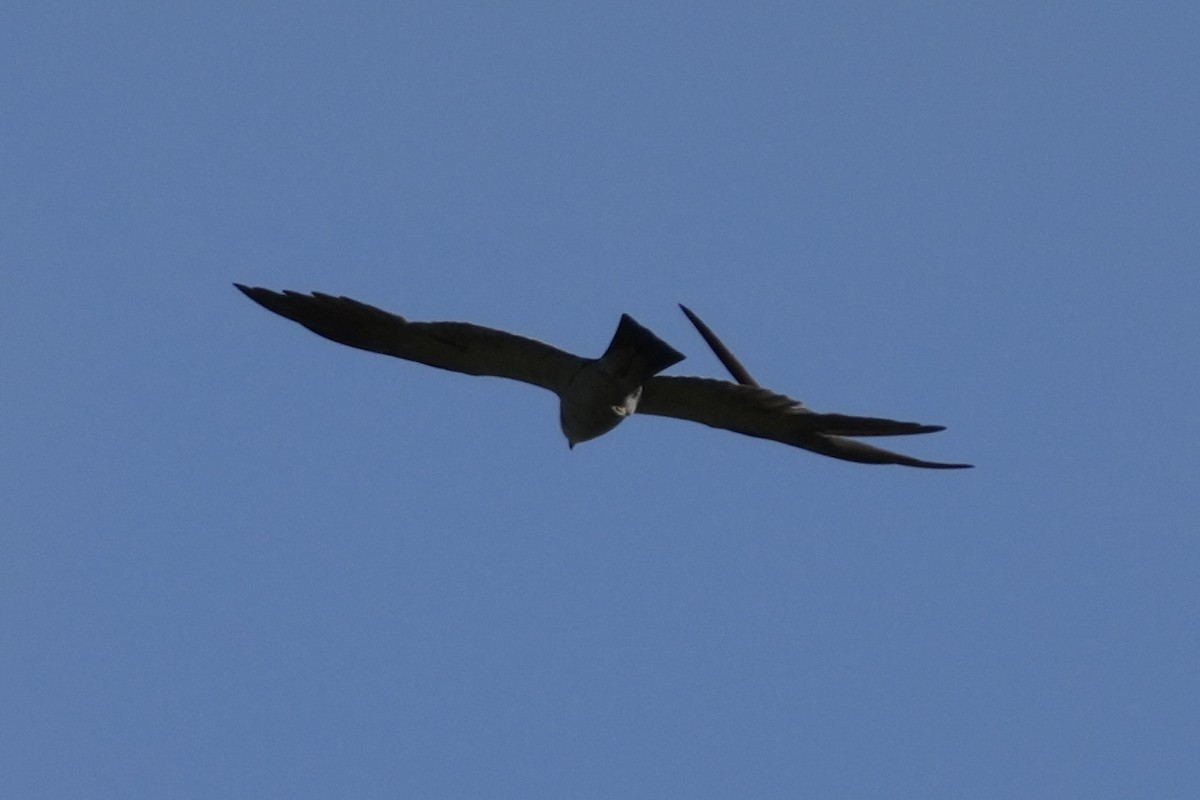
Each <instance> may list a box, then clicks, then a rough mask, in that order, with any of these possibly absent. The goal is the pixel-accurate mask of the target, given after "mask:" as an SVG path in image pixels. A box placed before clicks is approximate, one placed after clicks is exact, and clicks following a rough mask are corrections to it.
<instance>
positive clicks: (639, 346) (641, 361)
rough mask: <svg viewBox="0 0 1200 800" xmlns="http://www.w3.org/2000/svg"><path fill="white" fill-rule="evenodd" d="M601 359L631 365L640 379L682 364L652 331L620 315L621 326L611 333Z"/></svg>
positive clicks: (680, 357) (676, 352)
mask: <svg viewBox="0 0 1200 800" xmlns="http://www.w3.org/2000/svg"><path fill="white" fill-rule="evenodd" d="M601 360H605V361H620V362H626V361H627V360H628V362H631V365H636V366H635V367H634V369H635V371H636V372H638V373H640V374H641V377H642V380H645V379H647V378H649V377H650V376H652V375H657V374H658V373H659V372H662V371H663V370H664V369H666V368H667V367H669V366H671V365H673V364H678V363H679V362H680V361H683V354H682V353H680V352H679V351H678V350H676V349H675V348H674V347H671V345H669V344H667V343H666V342H664V341H663V340H662V339H660V338H658V337H657V336H656V335H655V334H654V332H653V331H651V330H650V329H649V328H647V327H645V326H643V325H641V324H639V323H638V321H637V320H635V319H634V318H633V317H631V316H629V315H628V314H622V315H621V323H620V324H619V325H617V332H616V333H614V334H613V338H612V342H610V343H609V345H608V349H607V350H605V351H604V355H603V356H602V357H601Z"/></svg>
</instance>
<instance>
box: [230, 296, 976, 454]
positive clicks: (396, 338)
mask: <svg viewBox="0 0 1200 800" xmlns="http://www.w3.org/2000/svg"><path fill="white" fill-rule="evenodd" d="M234 285H235V286H236V287H237V288H238V289H240V290H241V291H242V292H243V293H244V294H245V295H246V296H247V297H249V298H250V299H251V300H253V301H254V302H256V303H258V304H259V305H261V306H263V307H264V308H266V309H269V310H270V311H274V312H275V313H276V314H279V315H280V316H283V317H287V318H288V319H290V320H292V321H294V322H298V323H299V324H301V325H303V326H304V327H306V328H308V329H309V330H310V331H312V332H314V333H316V334H319V335H321V336H324V337H325V338H326V339H331V340H333V341H335V342H339V343H341V344H345V345H349V346H350V347H356V348H359V349H360V350H369V351H371V352H375V353H382V354H384V355H389V356H395V357H397V358H403V359H405V360H408V361H416V362H419V363H421V364H427V365H429V366H431V367H438V368H440V369H445V370H450V371H452V372H464V373H466V374H468V375H493V376H496V377H500V378H510V379H512V380H517V381H522V382H524V383H531V384H533V385H534V386H540V387H542V388H543V389H549V390H550V391H552V392H554V393H555V394H556V395H558V398H559V424H560V425H561V427H562V431H563V434H564V435H565V436H566V437H567V443H568V445H569V446H571V447H574V446H575V445H576V444H578V443H580V442H586V441H588V440H589V439H594V438H596V437H597V436H600V435H602V434H605V433H608V432H609V431H611V430H612V429H613V428H615V427H617V425H618V424H620V423H621V422H622V421H623V420H624V419H626V418H627V417H629V416H632V415H633V414H634V413H635V412H637V413H642V414H653V415H656V416H662V417H676V418H678V419H685V420H691V421H692V422H700V423H703V424H705V425H710V426H712V427H714V428H725V429H727V430H731V431H735V432H737V433H743V434H746V435H748V436H757V437H759V438H763V439H773V440H775V441H779V442H783V443H784V444H790V445H794V446H796V447H803V448H805V449H808V450H813V451H815V452H818V453H822V454H824V455H830V456H833V457H835V458H842V459H846V460H849V461H860V462H864V463H874V464H880V463H882V464H906V465H908V466H914V467H932V468H943V469H953V468H958V467H966V466H969V465H968V464H938V463H934V462H928V461H919V460H917V459H914V458H909V457H907V456H901V455H898V454H894V453H888V451H886V450H880V449H879V448H874V447H870V446H869V445H864V444H861V443H858V442H852V441H850V440H845V439H842V438H841V437H845V436H895V435H901V434H910V433H931V432H933V431H940V430H943V427H942V426H940V425H921V424H919V423H915V422H898V421H896V420H890V419H880V418H876V417H855V416H850V415H847V414H819V413H816V412H813V411H810V410H809V409H807V408H805V407H804V406H803V405H802V404H800V403H799V402H797V401H795V400H792V399H791V398H789V397H784V396H783V395H778V394H775V393H774V392H771V391H768V390H766V389H763V388H761V387H759V386H757V385H753V384H752V383H751V382H746V381H744V382H743V383H740V384H739V383H730V382H729V381H721V380H714V379H712V378H677V377H662V376H658V373H659V372H661V371H662V370H664V369H666V368H667V367H670V366H671V365H673V364H676V363H678V362H680V361H682V360H683V356H682V355H681V354H680V353H679V352H677V351H676V350H675V349H674V348H672V347H671V346H670V345H668V344H667V343H666V342H664V341H662V340H661V339H659V338H658V337H657V336H655V335H654V333H653V332H651V331H650V330H649V329H647V328H645V327H643V326H641V325H639V324H638V323H637V322H636V321H635V320H634V319H633V318H632V317H630V316H629V315H628V314H625V315H622V317H621V321H620V324H619V325H618V326H617V331H616V333H615V334H614V335H613V338H612V342H611V343H610V344H609V346H608V349H607V350H606V351H605V352H604V355H602V356H600V357H599V358H594V359H593V358H584V357H582V356H577V355H574V354H572V353H568V352H566V351H564V350H560V349H558V348H556V347H552V346H550V345H548V344H543V343H542V342H537V341H534V340H533V339H527V338H525V337H524V336H518V335H516V334H512V333H506V332H504V331H499V330H495V329H493V328H485V327H483V326H480V325H473V324H471V323H467V322H409V321H408V320H406V319H404V318H403V317H400V316H397V315H396V314H391V313H389V312H387V311H383V310H382V309H379V308H375V307H374V306H369V305H367V304H366V303H360V302H358V301H357V300H352V299H350V298H348V297H334V296H332V295H327V294H321V293H319V292H314V293H312V294H302V293H300V292H292V291H284V292H273V291H271V290H269V289H262V288H255V287H249V286H243V285H241V284H234ZM688 313H689V316H690V317H692V318H693V322H699V320H698V318H695V317H694V315H691V314H690V312H688ZM702 326H703V323H699V325H698V327H700V328H701V332H702V333H704V331H705V330H706V328H704V327H702ZM710 336H711V331H709V332H708V333H707V334H706V336H705V338H706V339H707V340H708V341H709V342H710V344H712V343H713V342H714V341H715V342H716V343H717V344H716V345H715V346H714V349H717V352H718V355H720V354H721V353H722V352H725V353H728V350H727V349H725V348H724V345H722V344H720V341H719V340H717V339H716V337H715V336H712V338H711V339H710V338H709V337H710ZM729 358H732V354H729ZM722 361H723V362H724V363H726V364H727V365H728V364H729V363H730V362H728V361H725V357H724V356H722ZM733 363H736V360H734V362H733ZM738 366H739V367H740V365H738ZM743 372H744V368H743ZM735 377H737V374H736V373H735ZM746 377H748V373H746ZM845 442H849V444H844V443H845ZM851 445H852V446H851ZM883 456H886V458H885V457H883Z"/></svg>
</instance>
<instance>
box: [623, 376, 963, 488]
mask: <svg viewBox="0 0 1200 800" xmlns="http://www.w3.org/2000/svg"><path fill="white" fill-rule="evenodd" d="M637 413H639V414H653V415H655V416H660V417H675V418H677V419H685V420H690V421H692V422H700V423H703V424H705V425H709V426H711V427H714V428H724V429H726V430H730V431H734V432H735V433H741V434H745V435H746V436H755V437H758V438H760V439H771V440H773V441H776V442H782V443H783V444H787V445H792V446H793V447H801V448H803V449H805V450H811V451H812V452H814V453H820V454H822V455H826V456H831V457H833V458H840V459H842V460H844V461H857V462H860V463H864V464H904V465H907V466H910V467H926V468H930V469H962V468H966V467H970V466H971V465H970V464H942V463H938V462H934V461H922V460H920V459H916V458H911V457H909V456H906V455H902V454H900V453H893V452H891V451H888V450H884V449H882V448H879V447H873V446H872V445H869V444H864V443H863V442H856V441H854V440H853V439H845V438H842V437H844V436H898V435H902V434H911V433H933V432H935V431H940V430H945V428H944V426H941V425H922V424H920V423H917V422H899V421H897V420H891V419H880V418H878V417H856V416H851V415H849V414H819V413H816V412H813V411H810V410H809V409H807V408H805V407H804V406H803V405H801V404H800V403H799V402H797V401H795V400H793V399H791V398H790V397H786V396H784V395H781V394H776V393H774V392H772V391H770V390H767V389H763V388H762V387H759V386H747V385H744V384H737V383H730V382H729V381H721V380H714V379H712V378H681V377H674V376H662V375H658V376H655V377H653V378H651V379H650V380H649V381H647V382H646V384H645V386H644V387H643V389H642V397H641V399H640V400H639V401H638V407H637Z"/></svg>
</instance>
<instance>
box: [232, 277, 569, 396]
mask: <svg viewBox="0 0 1200 800" xmlns="http://www.w3.org/2000/svg"><path fill="white" fill-rule="evenodd" d="M234 286H236V287H237V288H238V289H240V290H241V291H242V293H243V294H245V295H246V296H247V297H249V298H250V299H251V300H253V301H254V302H256V303H258V304H259V305H261V306H262V307H263V308H266V309H268V310H270V311H274V312H275V313H276V314H279V315H280V316H283V317H287V318H288V319H290V320H292V321H293V322H298V323H300V324H301V325H303V326H304V327H306V328H308V329H309V330H310V331H312V332H313V333H316V334H319V335H321V336H324V337H325V338H326V339H332V340H333V341H335V342H339V343H340V344H344V345H349V346H350V347H357V348H359V349H360V350H369V351H371V352H373V353H382V354H384V355H389V356H395V357H396V358H403V359H405V360H408V361H416V362H419V363H421V364H428V365H429V366H431V367H438V368H439V369H445V370H450V371H451V372H464V373H466V374H468V375H494V376H496V377H499V378H511V379H512V380H517V381H523V382H524V383H532V384H533V385H535V386H541V387H542V388H544V389H549V390H550V391H552V392H555V393H557V392H559V391H560V390H561V389H562V388H563V387H564V386H565V385H566V384H567V383H568V382H569V380H570V378H571V376H572V375H574V374H575V372H576V371H577V370H578V369H579V367H581V366H582V365H583V364H584V363H585V362H586V359H583V358H580V357H579V356H576V355H572V354H571V353H568V352H565V351H563V350H559V349H558V348H557V347H551V346H550V345H548V344H543V343H542V342H537V341H534V340H533V339H527V338H525V337H524V336H517V335H516V334H512V333H505V332H504V331H498V330H495V329H494V328H485V327H483V326H481V325H472V324H470V323H467V322H409V321H408V320H406V319H404V318H403V317H401V316H398V315H396V314H391V313H389V312H387V311H384V310H382V309H379V308H375V307H374V306H369V305H367V304H366V303H360V302H358V301H357V300H351V299H350V298H349V297H333V296H332V295H327V294H321V293H319V292H313V293H312V294H302V293H300V292H292V291H284V292H273V291H271V290H269V289H262V288H256V287H250V286H242V285H241V284H238V283H235V284H234Z"/></svg>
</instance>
